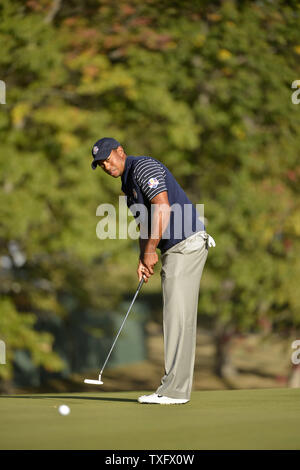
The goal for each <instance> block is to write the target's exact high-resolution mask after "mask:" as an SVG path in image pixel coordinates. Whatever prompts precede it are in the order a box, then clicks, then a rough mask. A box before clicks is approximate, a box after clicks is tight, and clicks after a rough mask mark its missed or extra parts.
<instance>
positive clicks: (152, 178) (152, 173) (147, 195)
mask: <svg viewBox="0 0 300 470" xmlns="http://www.w3.org/2000/svg"><path fill="white" fill-rule="evenodd" d="M121 180H122V188H121V189H122V191H123V192H124V194H125V195H126V196H127V206H128V207H129V209H130V210H131V212H132V214H133V216H134V218H135V219H136V220H137V223H140V227H141V225H142V224H145V223H146V222H147V224H148V225H147V224H146V226H147V227H148V236H149V235H150V233H151V214H152V212H151V206H154V204H151V200H152V199H153V198H154V197H155V196H156V195H157V194H159V193H161V192H162V191H167V192H168V199H169V203H170V206H171V214H170V221H169V224H168V227H167V229H166V230H165V232H164V234H163V236H162V238H161V240H160V242H159V244H158V245H157V248H159V249H160V251H161V253H162V254H163V253H164V252H165V251H167V250H168V249H169V248H171V247H172V246H174V245H176V244H177V243H179V242H181V241H182V240H185V239H186V238H188V237H189V236H191V235H192V234H193V233H196V232H199V231H201V230H205V225H204V224H203V222H202V221H201V220H200V217H199V213H198V212H197V209H196V207H195V206H194V204H193V203H192V202H191V201H190V200H189V198H188V197H187V195H186V194H185V192H184V191H183V189H182V188H181V186H180V185H179V184H178V183H177V181H176V180H175V178H174V176H173V175H172V173H171V172H170V171H169V170H168V168H167V167H166V166H165V165H164V164H163V163H161V162H159V161H158V160H156V159H155V158H152V157H146V156H140V157H134V156H127V157H126V160H125V168H124V172H123V174H122V176H121ZM152 210H153V207H152Z"/></svg>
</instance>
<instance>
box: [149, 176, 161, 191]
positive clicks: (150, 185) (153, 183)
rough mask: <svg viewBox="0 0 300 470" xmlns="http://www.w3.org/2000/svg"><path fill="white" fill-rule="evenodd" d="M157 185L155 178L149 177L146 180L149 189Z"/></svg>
mask: <svg viewBox="0 0 300 470" xmlns="http://www.w3.org/2000/svg"><path fill="white" fill-rule="evenodd" d="M158 185H159V181H158V179H157V178H150V179H149V181H148V186H149V188H150V189H155V188H157V186H158Z"/></svg>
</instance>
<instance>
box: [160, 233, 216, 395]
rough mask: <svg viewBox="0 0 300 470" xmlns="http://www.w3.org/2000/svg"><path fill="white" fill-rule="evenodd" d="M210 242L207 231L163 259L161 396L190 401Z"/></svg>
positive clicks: (187, 240)
mask: <svg viewBox="0 0 300 470" xmlns="http://www.w3.org/2000/svg"><path fill="white" fill-rule="evenodd" d="M207 238H208V234H207V233H206V232H205V231H201V232H197V233H196V234H193V235H192V236H190V237H189V238H186V239H185V240H183V241H182V242H180V243H177V245H174V246H173V247H171V248H170V249H169V250H167V251H166V252H165V253H164V254H163V255H162V256H161V261H162V269H161V272H160V275H161V283H162V294H163V333H164V354H165V375H164V376H163V378H162V379H161V385H160V386H159V387H158V388H157V390H156V393H157V394H158V395H165V396H167V397H170V398H184V399H190V394H191V390H192V383H193V375H194V362H195V349H196V332H197V313H198V298H199V290H200V281H201V276H202V271H203V268H204V265H205V262H206V259H207V255H208V250H209V248H208V243H207Z"/></svg>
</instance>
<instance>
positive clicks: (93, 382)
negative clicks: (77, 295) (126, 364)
mask: <svg viewBox="0 0 300 470" xmlns="http://www.w3.org/2000/svg"><path fill="white" fill-rule="evenodd" d="M143 282H144V277H142V279H141V280H140V282H139V285H138V288H137V291H136V293H135V295H134V297H133V300H132V302H131V305H130V307H129V309H128V312H127V313H126V316H125V318H124V320H123V322H122V325H121V327H120V329H119V331H118V334H117V336H116V338H115V340H114V342H113V344H112V347H111V348H110V351H109V353H108V355H107V358H106V359H105V362H104V364H103V367H102V369H101V371H100V374H99V377H98V380H90V379H84V383H86V384H94V385H101V384H103V382H102V380H101V376H102V372H103V369H104V367H105V366H106V363H107V361H108V358H109V356H110V355H111V352H112V350H113V348H114V345H115V344H116V341H117V339H118V337H119V334H120V333H121V330H122V328H123V326H124V323H125V321H126V318H127V317H128V315H129V312H130V310H131V307H132V306H133V304H134V301H135V299H136V298H137V295H138V293H139V291H140V289H141V287H142V285H143Z"/></svg>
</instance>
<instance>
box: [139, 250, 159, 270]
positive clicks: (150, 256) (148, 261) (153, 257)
mask: <svg viewBox="0 0 300 470" xmlns="http://www.w3.org/2000/svg"><path fill="white" fill-rule="evenodd" d="M141 260H142V263H143V264H144V265H145V266H146V268H147V269H148V270H149V272H150V274H154V266H155V265H156V263H157V262H158V255H157V253H156V252H155V251H154V252H153V253H147V252H146V253H144V255H143V256H142V257H141Z"/></svg>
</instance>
